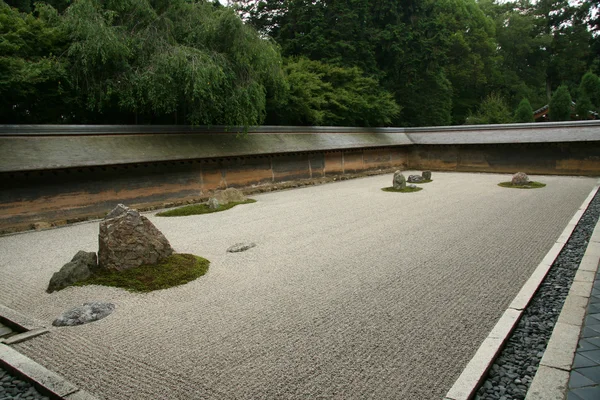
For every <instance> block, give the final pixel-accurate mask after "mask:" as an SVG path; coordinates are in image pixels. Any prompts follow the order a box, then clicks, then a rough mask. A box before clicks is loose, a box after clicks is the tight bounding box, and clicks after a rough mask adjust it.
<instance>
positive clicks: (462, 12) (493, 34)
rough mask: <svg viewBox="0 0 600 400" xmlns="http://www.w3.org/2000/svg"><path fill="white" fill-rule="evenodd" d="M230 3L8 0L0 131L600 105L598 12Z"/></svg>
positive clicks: (461, 114)
mask: <svg viewBox="0 0 600 400" xmlns="http://www.w3.org/2000/svg"><path fill="white" fill-rule="evenodd" d="M230 3H231V5H232V7H225V6H223V5H221V4H220V3H218V2H216V1H215V2H212V1H208V0H172V1H165V0H104V1H99V0H73V1H72V0H46V1H44V2H37V1H30V0H12V1H1V0H0V50H1V51H0V102H1V103H0V104H1V105H2V108H1V109H0V123H132V124H133V123H156V124H207V125H215V124H219V125H230V126H231V125H243V126H250V125H257V124H262V123H269V124H294V125H295V124H299V125H315V124H319V125H356V126H390V125H395V126H432V125H448V124H462V123H465V122H467V118H468V117H469V121H470V122H473V121H479V123H486V122H487V123H491V122H490V121H505V120H507V119H506V115H508V120H510V119H511V118H512V116H511V113H510V112H507V110H515V109H517V106H518V105H519V104H520V102H521V101H522V100H523V99H527V100H528V103H529V104H530V108H533V109H536V108H539V107H541V106H543V105H545V104H548V103H549V101H550V99H551V97H552V96H553V94H554V93H555V92H556V91H557V89H558V88H559V86H561V85H564V86H565V87H566V88H567V90H568V91H569V92H570V93H573V96H574V99H576V101H577V102H579V101H580V99H581V101H583V102H586V104H581V105H580V106H579V107H577V108H578V110H579V109H581V108H582V107H583V108H586V107H588V105H587V104H588V103H590V104H591V107H592V109H597V107H599V106H600V104H598V103H600V99H599V98H598V96H599V95H598V92H597V90H596V89H593V87H594V85H596V83H594V82H597V75H598V74H600V6H599V5H598V2H597V1H595V0H581V1H578V2H570V1H568V0H537V1H535V2H534V1H531V0H513V1H502V2H500V1H498V0H422V1H414V0H400V1H398V0H377V1H374V0H341V1H331V0H311V1H307V0H232V1H231V2H230ZM586 77H588V78H586ZM590 77H591V78H590ZM593 77H596V80H594V79H593ZM582 79H583V80H582ZM584 81H585V82H586V83H585V84H584ZM594 90H596V91H594ZM584 92H585V93H584ZM526 111H527V112H528V110H526ZM523 118H525V112H524V113H523Z"/></svg>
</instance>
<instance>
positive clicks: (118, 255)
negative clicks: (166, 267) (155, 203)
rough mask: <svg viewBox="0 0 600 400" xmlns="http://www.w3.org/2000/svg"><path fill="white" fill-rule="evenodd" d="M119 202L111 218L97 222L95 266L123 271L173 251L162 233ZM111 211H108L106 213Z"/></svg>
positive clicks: (164, 256) (146, 219) (155, 260)
mask: <svg viewBox="0 0 600 400" xmlns="http://www.w3.org/2000/svg"><path fill="white" fill-rule="evenodd" d="M125 208H126V210H124V212H123V210H121V211H119V212H120V214H119V213H117V212H116V211H117V209H121V205H119V206H117V209H115V210H113V211H115V213H116V214H117V216H116V217H114V218H108V219H106V218H105V219H104V220H103V221H101V222H100V234H99V235H98V242H99V249H98V266H99V267H100V268H105V269H111V270H117V271H122V270H125V269H130V268H134V267H138V266H140V265H143V264H156V263H158V262H159V261H161V260H163V259H165V258H166V257H168V256H170V255H171V254H173V248H172V247H171V244H170V243H169V241H168V240H167V238H165V236H164V235H163V234H162V233H161V232H160V231H159V230H158V229H157V228H156V227H155V226H154V224H152V222H150V220H148V218H146V217H144V216H142V215H140V213H139V212H137V211H136V210H133V209H130V208H127V207H125ZM111 214H113V212H111V213H110V214H109V215H111Z"/></svg>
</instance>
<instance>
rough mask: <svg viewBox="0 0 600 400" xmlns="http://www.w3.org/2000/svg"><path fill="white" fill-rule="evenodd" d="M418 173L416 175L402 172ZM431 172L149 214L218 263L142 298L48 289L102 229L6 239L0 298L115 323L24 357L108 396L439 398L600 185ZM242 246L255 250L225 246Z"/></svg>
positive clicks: (75, 331) (22, 347)
mask: <svg viewBox="0 0 600 400" xmlns="http://www.w3.org/2000/svg"><path fill="white" fill-rule="evenodd" d="M407 173H410V172H407ZM509 179H510V175H500V174H460V173H435V172H434V174H433V182H432V183H429V184H427V185H426V186H425V187H424V190H422V191H420V192H416V193H388V192H383V191H381V188H382V187H387V186H390V184H391V181H392V176H391V174H390V175H384V176H377V177H370V178H364V179H356V180H350V181H343V182H338V183H334V184H328V185H323V186H318V187H308V188H302V189H295V190H288V191H281V192H274V193H268V194H261V195H257V196H255V197H254V198H256V200H258V202H257V203H254V204H248V205H240V206H237V207H235V208H233V209H231V210H228V211H225V212H222V213H213V214H206V215H200V216H191V217H179V218H160V217H154V216H150V219H151V220H152V221H153V222H154V223H155V224H156V226H157V227H158V228H159V229H160V230H161V231H162V232H163V233H164V234H165V236H166V237H167V238H168V239H169V240H170V242H171V244H172V245H173V247H174V248H175V250H176V251H179V252H184V253H193V254H197V255H200V256H203V257H205V258H207V259H209V260H210V261H211V265H210V269H209V271H208V273H207V274H206V275H205V276H203V277H201V278H199V279H198V280H196V281H194V282H190V283H188V284H186V285H183V286H180V287H176V288H171V289H168V290H162V291H157V292H153V293H148V294H134V293H129V292H126V291H124V290H120V289H116V288H107V287H100V286H88V287H81V288H67V289H65V290H63V291H60V292H56V293H52V294H47V293H45V291H44V290H45V289H46V286H47V284H48V281H49V279H50V277H51V275H52V273H53V272H55V271H56V270H58V269H59V268H60V267H61V266H62V265H63V264H65V263H66V262H68V261H69V260H70V259H71V257H73V255H74V254H75V253H76V252H77V251H78V250H86V251H96V250H97V233H98V223H97V222H93V223H85V224H79V225H74V226H68V227H64V228H60V229H55V230H49V231H41V232H32V233H26V234H19V235H13V236H6V237H1V238H0V276H2V279H1V280H0V303H2V304H4V305H6V306H8V307H11V308H13V309H16V310H17V311H20V312H21V313H24V314H26V315H29V316H31V317H35V318H38V319H40V320H43V321H47V323H48V324H49V323H50V322H51V321H52V320H53V319H54V318H56V317H57V316H58V315H59V314H60V313H62V312H63V311H65V310H66V309H69V308H71V307H74V306H77V305H81V304H83V303H85V302H90V301H106V302H110V303H113V304H115V305H116V309H115V311H114V313H113V314H111V315H110V316H109V317H107V318H104V319H102V320H100V321H97V322H93V323H91V324H86V325H82V326H77V327H64V328H51V332H50V333H48V334H46V335H43V336H40V337H36V338H34V339H31V340H29V341H26V342H23V343H20V344H18V345H15V346H14V348H15V349H17V350H18V351H21V352H22V353H24V354H25V355H27V356H29V357H31V358H33V359H34V360H36V361H38V362H40V363H41V364H42V365H44V366H46V367H47V368H49V369H50V370H52V371H55V372H57V373H59V374H61V375H63V376H64V377H65V378H66V379H67V380H68V381H70V382H72V383H74V384H76V385H78V386H80V387H81V388H82V389H84V390H87V391H89V392H91V393H92V394H94V395H95V396H97V397H99V398H104V399H115V400H119V399H127V400H134V399H200V398H209V399H274V398H281V399H309V398H310V399H313V398H323V399H326V398H336V399H365V398H373V399H419V400H422V399H439V398H441V397H443V395H444V394H445V393H446V392H447V391H448V389H449V388H450V386H452V384H453V382H454V381H455V380H456V378H457V377H458V376H459V375H460V373H461V371H462V370H463V368H464V367H465V365H466V364H467V362H468V361H469V360H470V359H471V357H472V356H473V354H474V353H475V351H476V350H477V348H478V347H479V345H480V343H481V342H482V341H483V340H484V339H485V337H486V336H487V334H488V333H489V331H490V330H491V329H492V327H493V326H494V325H495V323H496V321H497V320H498V319H499V318H500V316H501V315H502V313H503V312H504V310H505V309H506V307H507V306H508V305H509V303H510V302H511V301H512V299H513V298H514V296H515V295H516V294H517V293H518V291H519V289H520V288H521V286H522V285H523V284H524V283H525V281H526V280H527V279H528V277H529V276H530V274H531V272H532V271H533V270H534V269H535V267H536V266H537V265H538V263H539V262H540V261H541V260H542V258H543V257H544V255H545V254H546V252H547V251H548V250H549V249H550V247H551V246H552V244H553V243H554V241H555V240H556V239H557V238H558V236H559V235H560V233H561V232H562V230H563V228H564V227H565V226H566V224H567V223H568V222H569V220H570V219H571V217H572V216H573V214H574V213H575V211H576V210H577V209H578V208H579V207H580V205H581V203H582V202H583V201H584V199H585V198H586V197H587V195H588V194H589V192H590V191H591V190H592V188H593V187H594V185H595V183H596V179H591V178H580V177H550V176H535V177H532V179H535V180H536V181H541V182H544V183H546V184H547V187H545V188H543V189H536V190H515V189H507V188H501V187H498V186H497V183H498V182H503V181H506V180H509ZM239 242H255V243H256V244H257V246H256V247H255V248H253V249H252V250H251V251H247V252H243V253H227V252H226V251H225V250H226V249H227V248H228V247H229V246H231V245H233V244H235V243H239Z"/></svg>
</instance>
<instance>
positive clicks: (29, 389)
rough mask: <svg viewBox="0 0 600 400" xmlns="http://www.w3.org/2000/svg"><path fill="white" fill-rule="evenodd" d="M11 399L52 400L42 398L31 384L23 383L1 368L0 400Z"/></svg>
mask: <svg viewBox="0 0 600 400" xmlns="http://www.w3.org/2000/svg"><path fill="white" fill-rule="evenodd" d="M9 399H10V400H12V399H20V400H50V399H49V397H46V396H42V395H41V394H40V393H39V392H38V391H37V390H35V388H34V387H33V386H32V385H31V384H30V383H29V382H26V381H22V380H21V379H19V378H18V377H16V376H14V375H11V374H10V373H9V372H8V371H7V370H5V369H3V368H1V367H0V400H9Z"/></svg>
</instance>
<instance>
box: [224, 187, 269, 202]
mask: <svg viewBox="0 0 600 400" xmlns="http://www.w3.org/2000/svg"><path fill="white" fill-rule="evenodd" d="M276 188H277V187H275V189H276ZM214 197H215V199H217V200H218V201H219V203H220V204H227V203H232V202H241V201H246V200H247V198H246V196H244V193H242V191H241V190H239V189H235V188H227V189H225V190H222V191H220V192H217V193H215V196H214Z"/></svg>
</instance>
